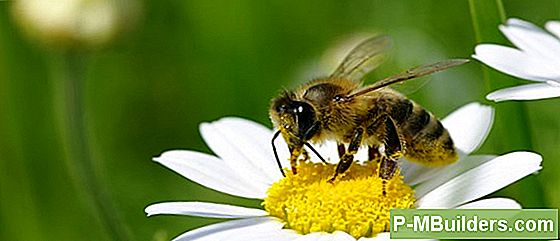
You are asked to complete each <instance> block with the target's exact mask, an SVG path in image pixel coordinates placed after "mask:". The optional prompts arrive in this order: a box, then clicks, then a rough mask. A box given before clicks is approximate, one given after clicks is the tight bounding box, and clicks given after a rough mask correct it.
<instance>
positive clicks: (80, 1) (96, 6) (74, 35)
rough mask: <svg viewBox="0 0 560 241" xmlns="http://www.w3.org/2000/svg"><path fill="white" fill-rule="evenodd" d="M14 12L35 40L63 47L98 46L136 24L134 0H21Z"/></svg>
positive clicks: (15, 5) (136, 9) (136, 8)
mask: <svg viewBox="0 0 560 241" xmlns="http://www.w3.org/2000/svg"><path fill="white" fill-rule="evenodd" d="M12 7H13V9H12V13H13V16H14V18H15V19H16V22H17V23H19V24H20V26H21V27H22V29H23V31H24V32H26V33H27V34H29V35H30V36H31V37H33V38H35V39H38V40H41V41H44V42H47V43H49V44H54V45H60V46H75V45H79V46H98V45H102V44H105V43H107V42H109V41H111V40H113V39H114V38H115V37H116V35H117V34H118V33H119V32H120V31H122V30H123V28H125V27H128V26H127V25H128V24H130V23H131V22H134V16H135V14H136V13H135V11H138V5H137V2H136V1H134V0H125V1H115V0H56V1H38V0H18V1H14V2H13V6H12Z"/></svg>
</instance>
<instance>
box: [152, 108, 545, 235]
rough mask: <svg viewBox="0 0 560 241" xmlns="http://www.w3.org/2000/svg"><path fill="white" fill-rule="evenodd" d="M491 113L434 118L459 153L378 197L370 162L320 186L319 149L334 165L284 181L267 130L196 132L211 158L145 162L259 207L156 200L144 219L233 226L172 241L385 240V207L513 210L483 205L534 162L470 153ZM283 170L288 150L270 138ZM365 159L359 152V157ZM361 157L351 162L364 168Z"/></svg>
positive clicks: (231, 125) (406, 176) (211, 127)
mask: <svg viewBox="0 0 560 241" xmlns="http://www.w3.org/2000/svg"><path fill="white" fill-rule="evenodd" d="M492 121H493V109H492V108H491V107H488V106H482V105H480V104H477V103H472V104H468V105H466V106H464V107H462V108H460V109H458V110H456V111H455V112H453V113H451V114H450V115H449V116H447V117H446V118H445V119H443V121H442V123H443V125H444V126H445V127H446V128H447V129H448V130H449V132H450V134H451V136H452V137H453V139H454V141H455V144H456V147H457V149H458V150H459V152H460V153H461V154H460V159H459V161H458V162H456V163H454V164H452V165H449V166H445V167H439V168H426V167H421V166H418V165H415V164H412V163H410V162H408V161H402V162H401V171H400V175H395V176H394V177H393V178H392V179H391V180H389V181H388V183H387V185H386V186H385V187H386V189H387V190H386V195H385V196H383V194H382V188H383V185H382V180H381V179H380V178H379V177H378V176H377V175H376V168H377V164H376V162H374V161H373V162H361V163H355V164H353V165H352V167H351V168H350V169H349V170H348V171H347V172H346V173H345V175H344V176H342V177H341V178H339V179H337V181H336V182H335V184H334V185H333V184H331V183H328V182H327V180H328V179H329V178H330V177H332V173H333V172H334V167H335V166H334V162H336V161H337V160H338V155H337V154H336V150H335V149H336V148H335V146H336V144H335V143H331V142H327V143H324V145H322V146H319V147H318V149H319V150H318V151H319V152H320V153H321V154H322V155H324V157H327V159H328V160H329V162H333V164H323V163H320V161H317V160H315V159H314V157H311V162H302V163H300V164H299V166H298V174H297V175H293V174H291V172H289V171H286V175H287V176H286V177H285V178H283V177H282V175H281V172H280V170H279V169H278V166H277V165H276V163H275V159H274V156H273V153H272V148H271V143H270V140H271V137H272V135H273V131H272V130H270V129H268V128H266V127H264V126H262V125H260V124H257V123H254V122H252V121H249V120H245V119H240V118H233V117H228V118H223V119H220V120H218V121H215V122H212V123H203V124H202V125H201V126H200V132H201V134H202V137H203V138H204V140H205V141H206V143H207V144H208V146H209V147H210V149H212V151H213V152H214V153H216V154H217V155H218V156H217V157H216V156H212V155H208V154H204V153H200V152H194V151H187V150H174V151H167V152H165V153H163V154H162V155H161V156H159V157H156V158H154V160H155V161H156V162H158V163H161V164H162V165H164V166H166V167H167V168H169V169H171V170H173V171H175V172H177V173H178V174H180V175H182V176H183V177H185V178H187V179H189V180H191V181H194V182H197V183H199V184H201V185H203V186H206V187H208V188H211V189H214V190H217V191H220V192H223V193H227V194H230V195H235V196H239V197H244V198H251V199H262V200H263V209H259V208H248V207H240V206H233V205H228V204H218V203H207V202H163V203H156V204H152V205H150V206H148V207H147V208H146V210H145V211H146V213H147V214H148V216H153V215H159V214H173V215H189V216H199V217H209V218H222V219H233V220H230V221H225V222H220V223H216V224H212V225H208V226H204V227H201V228H198V229H194V230H191V231H187V232H185V233H183V234H181V235H179V236H178V237H176V238H175V239H174V240H196V241H202V240H213V241H214V240H233V241H235V240H280V241H282V240H297V241H315V240H348V241H355V240H359V241H368V240H378V239H389V233H388V232H387V231H388V228H389V210H390V209H391V208H514V209H516V208H521V206H520V205H519V204H518V203H517V202H516V201H514V200H512V199H508V198H488V199H481V198H482V197H484V196H486V195H488V194H490V193H493V192H495V191H497V190H499V189H501V188H503V187H505V186H507V185H509V184H511V183H513V182H515V181H517V180H519V179H521V178H523V177H525V176H527V175H529V174H531V173H534V172H536V171H538V170H540V169H541V160H542V159H541V156H540V155H538V154H535V153H530V152H513V153H508V154H505V155H502V156H493V155H469V153H471V152H473V151H475V150H476V149H477V148H478V147H479V146H480V144H481V143H482V142H483V141H484V139H485V138H486V136H487V134H488V132H489V130H490V127H491V125H492ZM276 144H277V147H278V148H279V151H280V153H279V154H280V155H281V159H282V160H285V162H284V163H283V166H284V167H285V168H289V164H288V161H287V159H288V158H287V157H288V151H287V148H286V147H285V143H283V140H278V143H276ZM366 152H367V151H366ZM366 157H367V153H364V150H361V152H360V153H358V155H357V157H356V159H357V160H365V158H366Z"/></svg>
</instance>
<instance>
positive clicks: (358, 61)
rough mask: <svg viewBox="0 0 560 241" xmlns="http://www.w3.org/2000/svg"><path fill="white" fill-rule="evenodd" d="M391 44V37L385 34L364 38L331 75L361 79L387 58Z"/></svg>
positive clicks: (355, 79)
mask: <svg viewBox="0 0 560 241" xmlns="http://www.w3.org/2000/svg"><path fill="white" fill-rule="evenodd" d="M391 45H392V43H391V38H389V36H385V35H381V36H376V37H371V38H368V39H366V40H364V41H363V42H362V43H360V44H359V45H358V46H356V47H355V48H354V49H352V50H351V51H350V53H348V55H347V56H346V57H345V58H344V60H343V61H342V63H340V65H339V66H338V68H337V69H336V70H335V71H334V72H333V73H332V74H331V77H332V78H345V79H350V80H354V81H359V80H360V79H361V78H362V77H363V76H364V75H366V74H367V73H369V72H371V71H372V70H374V69H375V68H377V66H379V65H380V64H381V63H382V62H383V61H384V60H385V58H386V56H385V53H386V52H387V51H388V50H389V49H390V48H391Z"/></svg>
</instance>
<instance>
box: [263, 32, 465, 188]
mask: <svg viewBox="0 0 560 241" xmlns="http://www.w3.org/2000/svg"><path fill="white" fill-rule="evenodd" d="M390 46H391V40H390V38H389V37H387V36H377V37H372V38H369V39H367V40H365V41H363V42H362V43H360V44H358V45H357V46H356V47H354V49H352V50H351V51H350V52H349V53H348V55H347V56H346V57H345V58H344V60H343V61H342V63H341V64H340V65H339V66H338V68H337V69H336V70H335V71H334V72H333V73H332V74H331V75H330V76H328V77H326V78H318V79H315V80H312V81H309V82H308V83H306V84H304V85H302V86H300V87H299V88H297V89H296V90H294V91H283V92H282V93H281V94H280V95H279V96H278V97H276V98H274V99H273V100H272V103H271V106H270V110H269V114H270V119H271V120H272V122H273V124H274V127H275V128H277V129H278V131H277V132H276V133H275V134H274V136H273V138H272V147H273V151H274V154H275V157H276V161H277V163H278V165H279V167H280V170H281V172H282V174H283V175H284V174H285V173H284V171H283V168H282V165H281V164H280V160H279V159H278V153H277V150H276V147H275V146H274V140H275V139H276V138H277V137H278V136H279V135H280V134H282V137H283V138H284V139H285V140H286V143H287V144H288V149H289V152H290V158H289V159H290V165H291V170H292V172H293V173H294V174H296V173H297V163H298V160H299V158H300V156H303V159H308V153H307V152H306V150H305V148H304V146H307V147H308V148H309V149H310V150H312V151H313V152H314V153H315V154H316V155H317V156H319V158H320V159H321V160H322V161H323V162H325V160H324V159H323V158H322V157H321V155H320V153H318V152H317V151H316V150H315V149H314V148H313V146H311V145H310V144H309V143H310V142H311V143H317V142H321V141H324V140H335V141H336V142H337V145H338V154H339V158H340V160H339V162H338V164H337V166H336V172H335V174H334V176H333V177H332V178H331V179H330V181H331V182H332V181H334V180H335V179H336V177H337V176H338V175H340V174H342V173H344V172H345V171H346V170H348V168H349V167H350V166H351V164H352V162H353V160H354V155H355V154H356V153H357V152H358V149H359V148H360V147H361V146H367V147H368V154H369V160H377V161H380V162H381V163H380V168H379V176H380V177H381V178H382V179H383V180H389V179H391V177H392V176H393V175H394V173H395V171H396V169H397V167H398V163H397V160H398V159H399V158H401V157H403V156H404V157H406V159H408V160H410V161H413V162H417V163H419V164H422V165H424V166H440V165H446V164H451V163H453V162H455V161H456V160H457V159H458V154H457V151H456V150H455V147H454V144H453V140H452V139H451V137H450V135H449V133H448V131H447V130H446V129H445V128H444V127H443V125H442V124H441V122H440V121H439V120H438V119H437V118H436V117H434V115H433V114H431V113H430V112H428V111H426V110H425V109H424V108H422V107H421V106H420V105H418V104H416V103H414V102H413V101H411V100H409V99H407V98H406V97H405V96H404V95H402V94H400V93H398V92H397V91H394V90H392V89H391V88H389V86H390V85H392V84H395V83H400V82H404V81H407V80H411V79H414V78H418V77H421V76H425V75H429V74H432V73H435V72H438V71H442V70H445V69H448V68H452V67H455V66H458V65H461V64H465V63H467V62H468V60H466V59H452V60H445V61H441V62H437V63H433V64H428V65H422V66H419V67H416V68H412V69H409V70H407V71H405V72H402V73H400V74H397V75H395V76H391V77H388V78H385V79H381V80H379V81H376V82H375V83H373V84H371V85H368V86H363V84H362V77H363V76H364V75H366V74H367V73H369V72H371V71H372V70H373V69H375V68H376V67H377V66H379V64H380V63H381V62H382V61H383V59H384V58H385V54H386V52H387V50H388V49H389V48H390Z"/></svg>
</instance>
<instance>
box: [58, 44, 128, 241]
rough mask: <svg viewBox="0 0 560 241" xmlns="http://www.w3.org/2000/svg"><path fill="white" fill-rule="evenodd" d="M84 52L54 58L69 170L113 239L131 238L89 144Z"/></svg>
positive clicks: (59, 112) (69, 52)
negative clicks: (104, 182) (103, 180)
mask: <svg viewBox="0 0 560 241" xmlns="http://www.w3.org/2000/svg"><path fill="white" fill-rule="evenodd" d="M84 57H86V56H85V55H84V54H82V53H78V52H75V51H74V50H69V51H68V52H65V53H63V55H62V56H60V58H57V59H55V61H53V63H54V64H57V68H56V69H55V70H54V71H55V74H56V75H57V76H55V77H57V78H54V80H55V96H54V98H55V100H56V107H57V110H58V115H59V118H58V122H59V128H60V131H61V132H62V134H63V135H62V139H63V141H64V147H65V151H66V159H67V164H68V170H69V172H70V175H71V177H72V179H73V181H74V182H75V184H76V187H77V188H78V189H80V190H83V192H84V194H85V197H86V202H87V203H88V204H89V206H90V207H91V208H92V209H93V213H94V214H96V215H97V218H98V219H99V220H100V221H101V223H102V225H103V226H104V227H105V229H106V230H107V232H108V233H109V235H110V236H111V238H112V240H124V241H127V240H131V238H130V234H129V232H128V229H127V228H126V226H125V225H124V223H122V222H121V221H120V218H119V215H118V213H117V212H116V209H115V208H114V206H113V203H112V201H111V198H110V195H109V193H108V191H107V190H106V188H105V186H104V185H103V184H102V182H101V179H100V178H99V173H98V171H96V170H97V169H96V168H95V167H96V164H97V163H95V162H94V160H93V159H92V157H91V152H90V151H91V150H90V146H89V143H88V136H87V125H86V116H85V111H84V108H83V107H84V88H83V87H84V80H85V78H84V77H85V67H86V65H85V59H84Z"/></svg>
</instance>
